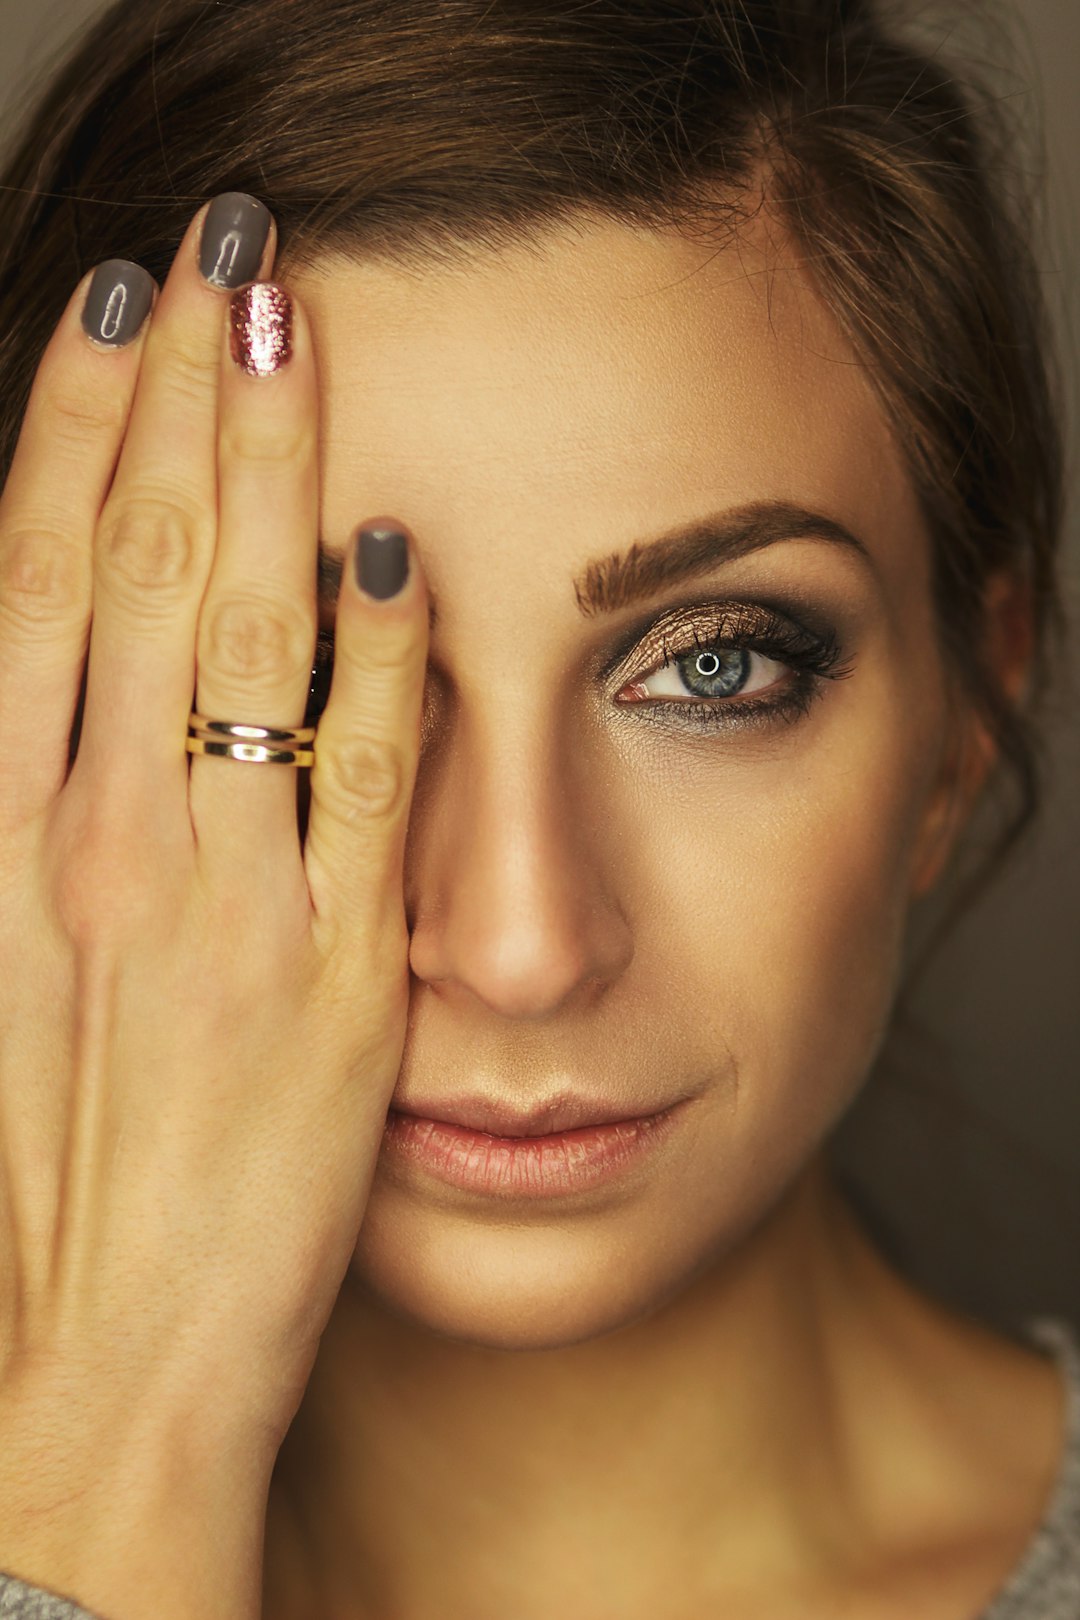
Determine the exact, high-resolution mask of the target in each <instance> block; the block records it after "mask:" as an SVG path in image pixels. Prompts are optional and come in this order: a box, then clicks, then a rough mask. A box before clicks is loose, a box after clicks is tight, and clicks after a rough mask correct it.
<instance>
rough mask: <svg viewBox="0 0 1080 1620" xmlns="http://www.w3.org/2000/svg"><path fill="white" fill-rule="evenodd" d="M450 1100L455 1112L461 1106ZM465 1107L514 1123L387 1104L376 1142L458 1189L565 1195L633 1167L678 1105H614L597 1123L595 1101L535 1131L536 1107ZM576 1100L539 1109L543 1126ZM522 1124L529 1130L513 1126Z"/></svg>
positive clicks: (499, 1194) (504, 1195)
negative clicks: (562, 1124) (568, 1122)
mask: <svg viewBox="0 0 1080 1620" xmlns="http://www.w3.org/2000/svg"><path fill="white" fill-rule="evenodd" d="M430 1106H435V1105H430ZM441 1107H442V1111H443V1112H448V1111H449V1105H445V1104H444V1105H441ZM455 1107H456V1108H457V1110H458V1111H459V1112H461V1111H463V1110H462V1108H461V1105H455ZM468 1107H469V1112H470V1116H471V1117H472V1118H475V1117H476V1116H477V1115H478V1114H479V1115H481V1116H482V1117H483V1118H484V1119H485V1120H487V1121H488V1122H489V1123H490V1122H492V1119H493V1115H497V1116H498V1122H499V1123H501V1122H502V1121H505V1120H507V1119H509V1120H510V1121H511V1122H512V1123H514V1124H516V1125H517V1126H518V1127H519V1129H518V1130H517V1131H516V1132H514V1133H512V1134H503V1133H502V1132H501V1131H490V1130H485V1129H482V1128H478V1127H476V1126H475V1125H473V1124H472V1123H468V1124H464V1123H462V1122H461V1121H460V1119H454V1120H447V1119H444V1118H435V1117H433V1116H432V1115H427V1116H421V1115H419V1114H418V1113H413V1112H411V1111H410V1112H408V1113H406V1112H404V1111H402V1110H399V1109H396V1108H391V1109H390V1110H389V1112H388V1113H387V1116H386V1128H385V1130H384V1132H383V1147H384V1148H385V1149H386V1150H387V1152H388V1153H389V1154H390V1155H391V1157H392V1158H393V1159H394V1160H395V1161H396V1162H397V1163H398V1165H408V1166H412V1167H415V1168H417V1169H419V1170H420V1171H422V1172H425V1173H426V1174H428V1175H431V1176H434V1177H435V1178H437V1179H438V1180H440V1181H443V1182H447V1183H449V1184H450V1185H451V1186H454V1187H458V1188H460V1189H462V1190H463V1191H465V1192H472V1193H480V1194H483V1195H484V1196H485V1197H488V1198H492V1197H493V1198H499V1199H516V1200H520V1199H525V1198H529V1199H532V1198H558V1197H566V1196H568V1195H569V1194H572V1193H575V1192H581V1191H584V1190H585V1189H587V1188H590V1187H597V1186H600V1185H602V1184H603V1183H604V1182H607V1181H611V1180H613V1179H615V1178H617V1177H619V1176H621V1175H625V1174H627V1173H629V1172H630V1171H631V1170H632V1169H633V1168H635V1167H636V1166H639V1165H640V1164H641V1163H642V1162H643V1161H644V1160H645V1158H646V1157H647V1155H648V1154H649V1153H650V1152H651V1151H652V1150H653V1149H654V1148H656V1147H658V1146H659V1145H660V1143H661V1142H662V1141H663V1140H664V1139H665V1138H666V1137H667V1136H668V1135H669V1133H670V1131H671V1129H672V1125H673V1116H674V1115H675V1113H676V1111H677V1110H678V1108H679V1104H678V1103H675V1104H672V1105H671V1107H669V1108H664V1109H662V1110H661V1111H660V1112H658V1113H654V1114H647V1115H638V1116H636V1117H634V1118H627V1116H626V1114H625V1111H621V1112H619V1115H618V1117H617V1118H615V1119H608V1120H605V1121H599V1122H598V1121H597V1120H596V1118H595V1114H596V1112H597V1110H596V1107H595V1106H590V1107H589V1109H588V1111H589V1112H590V1113H591V1114H593V1116H594V1117H593V1118H592V1120H591V1121H589V1122H588V1123H585V1124H582V1125H577V1126H575V1127H571V1128H563V1129H559V1130H551V1129H550V1128H547V1129H545V1130H544V1131H543V1132H540V1131H537V1130H536V1128H535V1127H536V1125H537V1123H538V1116H537V1115H536V1114H532V1115H528V1116H523V1115H521V1114H519V1113H517V1112H515V1111H513V1110H508V1109H506V1108H505V1107H502V1108H500V1107H499V1106H498V1105H495V1104H486V1103H485V1104H484V1105H483V1107H482V1108H481V1107H480V1106H479V1105H478V1099H475V1098H474V1099H472V1100H471V1101H470V1103H469V1105H468ZM584 1107H585V1105H583V1104H579V1105H572V1104H569V1103H567V1104H565V1105H564V1106H563V1111H562V1113H561V1114H557V1115H552V1114H550V1113H549V1114H546V1115H545V1125H547V1121H548V1119H549V1118H552V1117H557V1118H559V1119H560V1121H561V1119H563V1118H565V1117H566V1111H567V1110H568V1109H569V1110H570V1112H574V1111H575V1109H576V1111H577V1112H578V1113H579V1114H580V1113H581V1112H582V1110H583V1108H584ZM601 1111H602V1109H601ZM608 1112H609V1113H610V1112H611V1110H610V1108H609V1110H608ZM523 1126H532V1127H533V1129H532V1130H526V1129H521V1128H520V1127H523Z"/></svg>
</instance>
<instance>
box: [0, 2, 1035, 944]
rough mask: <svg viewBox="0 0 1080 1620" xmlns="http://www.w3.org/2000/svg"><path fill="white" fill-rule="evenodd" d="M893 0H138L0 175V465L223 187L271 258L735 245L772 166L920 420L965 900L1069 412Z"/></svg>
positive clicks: (955, 100) (978, 184)
mask: <svg viewBox="0 0 1080 1620" xmlns="http://www.w3.org/2000/svg"><path fill="white" fill-rule="evenodd" d="M881 10H882V8H880V7H878V6H876V5H875V4H873V3H872V0H544V3H542V4H541V3H538V0H228V3H227V4H210V3H208V0H117V3H115V4H114V5H112V6H111V7H110V8H109V9H108V10H107V11H106V13H105V14H104V16H103V17H102V18H101V19H100V20H99V21H98V22H97V24H96V25H95V26H94V27H93V28H92V29H91V30H90V31H89V32H88V33H87V34H86V36H85V38H84V39H83V41H82V42H81V44H80V45H79V47H78V49H77V50H76V51H75V52H74V54H72V55H71V56H70V57H69V59H68V60H67V62H66V64H65V65H64V66H63V67H62V69H61V71H59V72H58V73H56V74H55V75H54V77H53V78H52V80H51V82H50V83H49V85H48V87H47V89H46V91H45V93H44V95H43V96H42V97H41V99H40V101H39V103H38V105H37V106H36V108H35V109H34V111H33V112H32V115H31V116H30V117H29V118H28V120H27V123H26V127H25V131H24V133H22V135H21V139H20V141H19V143H18V146H17V148H16V149H15V150H14V151H13V153H12V155H11V157H10V160H9V162H8V164H7V167H6V171H5V172H4V173H3V174H2V176H0V183H2V185H3V188H4V189H3V190H2V191H0V365H2V367H3V374H4V378H5V389H4V401H3V405H2V407H0V470H2V469H4V468H6V466H7V463H8V459H9V457H10V455H11V452H12V449H13V446H14V441H15V436H16V433H17V430H18V425H19V421H20V419H21V415H22V412H23V409H24V407H25V401H26V397H27V394H28V390H29V387H30V383H31V380H32V376H33V372H34V370H35V367H36V364H37V360H38V357H39V355H40V352H41V350H42V348H43V346H44V344H45V343H46V341H47V339H48V337H49V334H50V332H51V329H52V327H53V325H54V323H55V321H56V320H57V318H58V316H59V313H60V310H61V308H62V306H63V304H64V302H65V300H66V299H67V297H68V296H69V295H70V289H71V287H72V285H73V284H74V282H75V280H76V279H77V278H78V277H79V276H81V275H82V274H83V272H84V271H85V270H87V269H88V268H89V267H91V266H92V265H94V264H95V263H97V262H99V261H100V260H102V259H105V258H112V257H126V258H130V259H135V260H137V261H138V262H139V263H141V264H143V265H145V266H146V267H147V269H149V270H150V271H151V272H152V273H153V274H154V275H155V276H157V278H158V279H159V281H160V280H162V279H163V278H164V276H165V274H166V273H167V271H168V268H169V264H170V262H171V260H172V257H173V254H174V252H175V247H176V243H177V241H178V240H179V238H180V236H181V234H182V232H183V230H184V229H185V226H186V224H187V222H188V220H189V217H190V215H191V213H192V212H194V210H195V208H196V207H197V206H198V205H199V204H201V203H202V202H203V201H205V200H206V199H207V198H208V197H210V196H212V195H214V194H216V193H217V192H220V191H226V190H238V191H248V192H252V193H254V194H255V195H257V196H259V197H260V198H262V199H263V200H264V201H265V202H266V203H267V205H268V206H269V207H270V208H271V210H272V211H273V213H274V215H275V217H276V220H277V222H278V227H279V233H280V243H281V250H280V255H279V266H280V271H279V273H281V274H285V273H286V270H287V267H288V266H289V265H292V266H296V265H298V264H300V263H307V262H310V261H311V260H312V259H314V258H315V257H316V256H318V255H319V254H321V253H323V252H326V251H327V250H342V251H345V252H347V253H349V254H352V255H361V256H380V257H384V258H386V259H389V260H391V261H392V262H395V263H397V264H400V265H402V266H403V267H406V268H410V269H416V270H419V271H422V270H423V268H424V266H425V263H430V261H431V260H432V259H433V258H443V259H445V258H448V257H455V256H456V257H461V256H465V257H467V256H468V255H469V254H470V253H471V252H473V251H478V252H483V251H485V250H497V249H499V248H500V247H502V246H505V245H508V244H510V243H512V242H514V241H516V240H518V239H520V238H522V237H523V236H527V235H528V233H529V231H530V230H531V229H536V228H537V227H540V228H542V227H544V226H546V225H547V224H549V223H551V222H553V221H555V220H556V219H557V218H559V217H563V216H567V215H571V214H573V213H574V212H575V211H578V210H582V209H588V210H592V211H597V212H599V213H600V214H602V215H605V216H609V217H612V218H614V219H617V220H619V221H621V222H625V223H628V224H631V225H641V226H648V227H661V228H663V227H671V228H675V229H679V230H683V231H685V232H686V233H688V234H690V235H691V236H694V237H695V238H698V239H701V240H715V239H717V237H718V235H719V236H723V235H724V234H725V233H727V232H729V231H730V230H731V229H732V228H733V227H735V226H737V223H738V221H739V219H740V217H745V214H746V212H747V210H749V209H753V208H754V207H755V206H757V205H759V204H760V201H761V195H760V176H761V174H762V173H763V172H764V173H766V174H767V176H768V182H767V184H768V191H769V196H770V202H771V203H772V204H775V206H776V207H777V208H778V209H779V211H780V214H781V217H782V218H783V219H784V220H785V221H786V222H787V224H788V225H789V226H790V227H791V228H792V229H793V231H794V233H795V236H796V238H797V240H798V241H799V242H800V244H801V246H802V247H803V248H804V250H805V252H806V255H807V258H808V260H809V262H810V263H811V264H812V265H813V266H814V269H815V272H816V276H817V279H818V282H819V285H820V288H821V291H822V293H823V295H824V297H825V298H826V300H827V301H828V302H829V304H830V305H831V307H832V308H833V310H834V312H835V313H836V314H837V316H838V317H839V319H840V320H841V322H842V324H843V325H844V327H845V329H846V330H847V331H848V332H849V333H850V334H851V335H852V336H853V338H854V339H855V341H856V344H857V346H858V348H859V349H860V351H861V353H862V354H863V355H864V357H865V358H866V360H867V362H868V364H869V367H870V370H871V373H872V375H873V376H874V377H875V378H876V380H877V384H878V387H879V389H880V392H881V396H882V398H883V400H884V402H885V405H886V407H887V409H888V410H889V412H890V415H891V417H892V419H893V421H894V424H895V426H896V428H897V430H898V432H899V434H900V436H901V439H902V442H903V444H904V446H905V447H906V450H907V453H908V457H909V462H910V466H911V471H912V476H913V478H914V479H915V482H916V486H917V488H918V491H919V494H920V497H921V500H922V503H923V508H924V510H925V513H926V516H927V520H928V524H929V530H930V534H931V540H932V546H933V559H934V593H935V607H936V613H937V619H938V625H939V630H940V636H941V644H942V647H943V650H944V653H945V661H946V667H947V668H948V670H949V671H950V674H951V676H952V678H953V680H954V681H955V683H956V687H957V690H959V691H960V692H962V693H963V694H964V695H965V696H966V698H967V699H968V701H969V702H970V704H971V705H972V706H973V708H974V710H975V712H976V713H977V714H978V715H979V716H980V717H981V719H982V720H983V722H984V724H985V726H986V728H987V730H988V732H989V735H990V736H991V738H992V739H993V741H994V742H995V743H996V745H997V750H998V757H999V761H1000V765H1001V771H1000V772H996V773H995V779H996V778H997V777H998V776H1004V777H1005V778H1008V779H1011V781H1012V782H1013V783H1014V785H1015V787H1016V788H1017V789H1018V792H1019V802H1018V806H1017V809H1016V813H1015V814H1014V816H1013V817H1012V819H1011V820H1010V821H1008V822H1006V824H1005V825H1004V827H1003V830H1002V833H1001V836H1000V837H999V839H998V840H997V842H996V844H995V845H993V846H992V847H991V848H990V850H989V857H988V859H987V860H986V861H985V862H984V863H983V864H982V865H981V866H979V867H978V868H977V869H976V871H975V873H974V877H973V881H970V882H969V883H968V884H967V886H966V887H965V888H964V889H963V890H962V892H960V893H959V894H958V896H957V898H958V900H959V901H960V902H961V903H962V904H967V903H969V902H970V901H971V900H972V899H974V898H975V896H976V895H977V893H979V892H981V889H982V887H983V885H984V884H985V882H986V880H987V879H988V878H989V877H990V875H991V873H992V871H993V870H994V869H995V868H996V867H997V866H998V865H999V864H1000V863H1001V862H1002V861H1003V860H1004V858H1005V857H1006V855H1007V854H1008V853H1009V852H1010V851H1011V850H1012V849H1013V848H1014V846H1016V845H1017V843H1018V842H1019V840H1020V838H1021V835H1022V834H1023V833H1024V832H1025V831H1026V829H1027V828H1028V825H1029V823H1031V822H1032V820H1033V819H1034V817H1035V815H1036V812H1037V810H1038V808H1039V804H1040V798H1041V789H1042V773H1043V760H1042V757H1041V754H1042V746H1043V736H1042V730H1041V717H1040V714H1039V710H1040V708H1041V705H1042V703H1043V701H1044V698H1045V694H1046V691H1047V688H1048V685H1049V675H1050V672H1051V671H1052V669H1053V655H1054V653H1055V652H1056V651H1057V650H1058V649H1057V647H1056V645H1055V643H1056V642H1062V643H1063V642H1064V637H1065V634H1066V623H1065V615H1064V610H1063V607H1062V603H1061V599H1060V595H1059V587H1058V583H1057V578H1056V555H1057V549H1058V541H1059V530H1060V523H1061V504H1062V493H1061V485H1062V474H1061V449H1060V439H1059V428H1058V422H1057V411H1056V406H1055V390H1054V387H1053V386H1052V374H1051V371H1050V367H1049V361H1048V354H1049V348H1048V344H1047V341H1046V334H1045V330H1044V315H1043V309H1042V301H1041V295H1040V288H1039V285H1038V280H1037V276H1036V271H1035V267H1034V262H1033V256H1032V252H1031V248H1030V238H1031V218H1030V216H1029V215H1028V214H1026V213H1025V211H1024V207H1023V205H1021V204H1018V203H1017V202H1016V201H1015V200H1014V201H1013V202H1012V203H1009V202H1007V200H1006V188H1005V186H1004V185H1003V183H1002V176H1003V174H1004V170H1003V168H1002V159H1003V155H1004V153H1005V150H1006V146H1007V143H1008V141H1009V139H1010V136H1011V132H1010V131H1009V130H1008V129H1007V128H1006V127H1005V126H1004V124H1003V123H1002V120H1001V115H1000V109H997V110H995V109H994V105H993V98H992V97H991V96H990V95H989V94H977V95H973V94H972V93H971V92H970V91H965V90H962V89H961V87H960V84H959V82H958V80H957V79H956V78H955V77H950V75H949V74H948V73H946V72H945V71H944V70H943V68H942V66H941V63H940V61H939V59H938V57H937V55H936V54H935V55H933V56H931V55H929V54H920V52H919V50H918V49H916V47H915V46H914V45H912V44H910V43H904V42H903V41H902V40H901V39H900V38H898V37H894V34H893V32H892V30H891V28H890V27H889V26H887V25H886V23H885V21H884V19H883V17H882V15H881ZM763 160H764V162H763ZM998 570H1006V571H1008V572H1009V573H1011V574H1012V575H1014V576H1015V577H1017V578H1018V579H1020V580H1022V581H1023V582H1024V583H1025V585H1026V588H1027V589H1028V591H1029V593H1030V603H1031V613H1032V624H1033V628H1034V663H1033V668H1032V680H1031V684H1030V689H1029V694H1028V697H1027V699H1026V700H1025V701H1024V702H1023V703H1018V702H1015V701H1013V700H1011V699H1010V698H1009V697H1008V695H1007V694H1006V693H1005V692H1003V691H1002V689H1001V683H1000V681H999V679H998V678H997V676H996V673H995V670H994V668H993V667H992V664H991V663H990V661H989V660H988V659H986V658H984V656H983V643H982V625H983V598H984V591H985V588H986V584H987V581H988V579H989V578H990V576H991V575H992V574H993V573H995V572H996V571H998ZM958 912H959V907H957V908H954V911H953V913H952V914H951V915H950V916H947V917H946V918H945V919H944V926H945V927H947V926H951V922H952V921H954V920H955V917H956V915H958ZM943 931H944V929H939V930H938V933H937V934H936V935H935V936H933V940H932V943H933V942H934V941H936V939H937V938H938V937H939V935H940V933H941V932H943Z"/></svg>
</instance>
